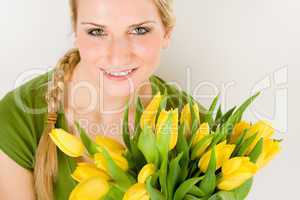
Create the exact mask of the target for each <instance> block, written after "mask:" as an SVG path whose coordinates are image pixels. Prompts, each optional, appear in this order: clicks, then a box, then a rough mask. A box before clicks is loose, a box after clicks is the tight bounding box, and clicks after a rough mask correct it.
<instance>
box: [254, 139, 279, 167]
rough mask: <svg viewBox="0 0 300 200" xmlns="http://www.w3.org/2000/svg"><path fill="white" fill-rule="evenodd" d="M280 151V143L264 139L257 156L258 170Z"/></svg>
mask: <svg viewBox="0 0 300 200" xmlns="http://www.w3.org/2000/svg"><path fill="white" fill-rule="evenodd" d="M280 150H281V147H280V142H279V141H275V140H272V139H264V143H263V150H262V153H261V154H260V155H259V157H258V159H257V161H256V165H257V166H258V168H262V167H264V166H265V165H266V164H267V163H268V162H269V161H270V160H272V159H273V158H274V156H275V155H276V154H278V153H279V151H280Z"/></svg>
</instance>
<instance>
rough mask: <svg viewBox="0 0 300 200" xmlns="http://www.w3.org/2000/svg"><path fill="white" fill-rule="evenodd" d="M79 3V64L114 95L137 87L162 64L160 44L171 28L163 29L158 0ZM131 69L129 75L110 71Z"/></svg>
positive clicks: (165, 41) (164, 44)
mask: <svg viewBox="0 0 300 200" xmlns="http://www.w3.org/2000/svg"><path fill="white" fill-rule="evenodd" d="M77 9H78V11H77V13H78V16H77V19H78V20H77V23H76V30H75V46H76V47H77V48H78V49H79V51H80V56H81V61H80V66H81V67H83V68H84V71H85V72H86V73H88V76H89V77H90V79H91V80H92V81H93V80H94V81H96V80H100V81H101V82H100V84H101V86H103V89H104V91H105V92H106V93H108V94H110V95H113V96H124V95H128V94H129V93H131V92H133V91H134V90H133V89H138V87H139V86H141V83H143V82H145V80H146V79H148V78H149V76H150V75H151V74H152V73H153V72H154V71H155V69H156V67H157V66H158V65H159V62H160V53H161V49H162V48H166V47H167V46H168V44H169V40H170V34H171V30H166V29H165V27H164V25H163V23H162V21H161V17H160V15H159V11H158V9H157V7H156V5H155V3H154V1H153V0H88V1H87V0H77ZM129 69H133V71H132V72H130V73H129V74H128V75H127V76H121V77H120V76H117V75H122V73H119V74H114V75H109V74H107V73H112V72H121V71H123V75H124V74H126V73H127V72H128V70H129ZM124 70H125V72H124ZM116 76H117V77H116ZM99 77H103V78H100V79H99Z"/></svg>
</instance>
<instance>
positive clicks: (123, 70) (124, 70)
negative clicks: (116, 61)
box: [100, 67, 137, 72]
mask: <svg viewBox="0 0 300 200" xmlns="http://www.w3.org/2000/svg"><path fill="white" fill-rule="evenodd" d="M132 69H133V70H135V69H137V67H134V68H127V69H122V70H109V72H126V71H129V70H132ZM100 70H102V71H108V70H106V69H103V68H101V67H100Z"/></svg>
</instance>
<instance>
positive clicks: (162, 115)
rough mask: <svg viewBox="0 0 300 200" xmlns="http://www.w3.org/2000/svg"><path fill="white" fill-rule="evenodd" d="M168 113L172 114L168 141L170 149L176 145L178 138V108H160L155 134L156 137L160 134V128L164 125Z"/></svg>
mask: <svg viewBox="0 0 300 200" xmlns="http://www.w3.org/2000/svg"><path fill="white" fill-rule="evenodd" d="M169 113H170V114H171V116H172V117H171V118H172V123H171V136H170V142H169V150H171V149H173V148H174V147H175V146H176V143H177V138H178V108H175V109H171V110H169V111H166V110H161V112H160V114H159V116H158V119H157V123H156V135H157V137H159V136H160V134H161V131H162V128H163V127H164V125H165V123H166V121H167V119H168V115H169Z"/></svg>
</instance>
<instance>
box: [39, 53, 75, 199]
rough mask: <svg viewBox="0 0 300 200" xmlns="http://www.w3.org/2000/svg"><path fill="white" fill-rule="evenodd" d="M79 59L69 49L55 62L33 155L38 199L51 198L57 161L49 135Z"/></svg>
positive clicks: (54, 148)
mask: <svg viewBox="0 0 300 200" xmlns="http://www.w3.org/2000/svg"><path fill="white" fill-rule="evenodd" d="M79 61H80V56H79V51H78V49H76V48H74V49H70V50H69V51H68V52H67V53H66V54H65V55H64V56H63V57H62V58H61V59H60V60H59V61H58V63H57V65H56V67H55V69H54V73H53V74H52V78H51V81H50V82H49V85H48V89H47V93H46V94H45V98H46V102H47V104H48V113H47V122H46V125H45V128H44V130H43V133H42V135H41V138H40V141H39V144H38V148H37V150H36V155H35V166H34V181H35V190H36V195H37V199H38V200H53V182H54V181H55V179H56V176H57V170H58V162H57V149H56V145H55V144H54V143H53V142H52V140H51V139H50V137H49V133H50V131H51V130H52V129H53V128H54V127H55V123H56V121H57V112H58V111H59V109H60V106H61V103H62V100H63V99H64V85H65V82H66V81H68V80H70V78H71V76H72V73H73V70H74V69H75V67H76V65H77V63H78V62H79Z"/></svg>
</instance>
